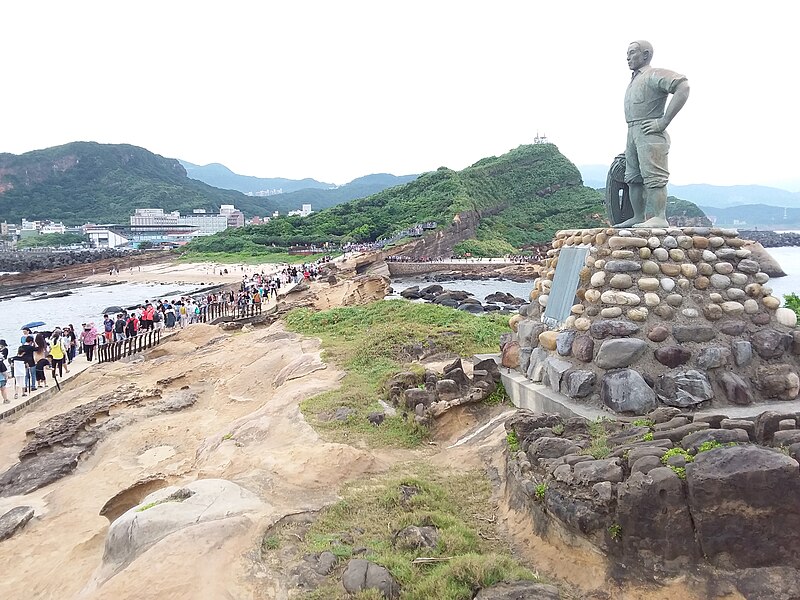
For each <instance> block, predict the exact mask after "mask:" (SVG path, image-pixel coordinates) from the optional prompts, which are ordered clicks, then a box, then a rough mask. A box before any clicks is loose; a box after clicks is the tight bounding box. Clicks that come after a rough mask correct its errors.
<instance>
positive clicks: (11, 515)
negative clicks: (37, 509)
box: [0, 506, 34, 542]
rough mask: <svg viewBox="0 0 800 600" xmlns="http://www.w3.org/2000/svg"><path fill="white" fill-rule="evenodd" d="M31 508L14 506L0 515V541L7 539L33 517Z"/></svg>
mask: <svg viewBox="0 0 800 600" xmlns="http://www.w3.org/2000/svg"><path fill="white" fill-rule="evenodd" d="M33 514H34V511H33V508H31V507H30V506H16V507H14V508H12V509H11V510H9V511H8V512H6V513H4V514H3V515H2V516H0V542H2V541H3V540H7V539H8V538H10V537H11V536H12V535H14V534H15V533H17V531H19V530H20V529H22V528H23V527H25V524H26V523H27V522H28V521H30V520H31V519H32V518H33Z"/></svg>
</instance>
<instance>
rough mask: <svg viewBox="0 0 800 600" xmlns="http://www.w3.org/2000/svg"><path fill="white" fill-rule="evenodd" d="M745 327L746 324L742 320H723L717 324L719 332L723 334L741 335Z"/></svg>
mask: <svg viewBox="0 0 800 600" xmlns="http://www.w3.org/2000/svg"><path fill="white" fill-rule="evenodd" d="M745 329H747V324H746V323H745V322H744V321H725V322H724V323H720V324H719V331H720V333H724V334H725V335H742V334H743V333H744V330H745Z"/></svg>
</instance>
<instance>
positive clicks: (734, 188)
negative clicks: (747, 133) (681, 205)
mask: <svg viewBox="0 0 800 600" xmlns="http://www.w3.org/2000/svg"><path fill="white" fill-rule="evenodd" d="M669 191H670V193H671V194H674V195H676V196H679V197H681V198H684V199H686V200H691V201H692V202H694V203H695V204H697V205H699V206H708V207H715V208H729V207H731V206H738V205H744V204H765V205H767V206H779V207H788V208H800V193H797V192H787V191H786V190H781V189H778V188H773V187H767V186H764V185H728V186H722V185H708V184H705V183H698V184H693V185H670V186H669Z"/></svg>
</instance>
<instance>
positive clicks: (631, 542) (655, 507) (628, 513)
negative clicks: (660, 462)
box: [616, 459, 700, 569]
mask: <svg viewBox="0 0 800 600" xmlns="http://www.w3.org/2000/svg"><path fill="white" fill-rule="evenodd" d="M639 460H643V459H639ZM616 522H617V523H618V524H619V525H620V527H621V529H622V532H623V533H622V536H621V538H620V542H621V544H622V551H623V555H624V556H625V558H626V560H627V561H631V562H634V563H635V564H639V565H642V566H643V567H645V568H647V569H661V568H663V563H664V562H665V561H670V562H671V563H672V565H673V568H676V567H677V568H681V567H684V566H693V565H694V562H695V561H697V560H698V559H699V558H700V549H699V548H698V546H697V544H696V543H695V539H694V532H693V530H692V519H691V516H690V514H689V509H688V507H687V503H686V495H685V492H684V488H683V483H682V482H681V480H680V479H679V478H678V476H677V475H676V474H675V473H674V472H673V471H672V469H669V468H667V467H663V466H662V467H656V468H653V469H651V470H650V471H649V472H648V473H646V474H645V473H641V472H637V473H633V474H631V476H630V477H629V478H628V479H627V480H626V481H624V482H623V483H621V484H620V485H619V487H618V488H617V517H616Z"/></svg>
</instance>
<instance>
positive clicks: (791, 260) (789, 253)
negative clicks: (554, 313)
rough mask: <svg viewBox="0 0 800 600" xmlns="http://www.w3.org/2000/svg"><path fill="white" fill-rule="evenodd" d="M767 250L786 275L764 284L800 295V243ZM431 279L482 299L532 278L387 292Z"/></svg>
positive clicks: (518, 290)
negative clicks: (796, 245) (416, 287)
mask: <svg viewBox="0 0 800 600" xmlns="http://www.w3.org/2000/svg"><path fill="white" fill-rule="evenodd" d="M767 252H769V254H770V255H771V256H772V257H773V258H774V259H775V260H776V261H777V262H778V264H779V265H780V266H781V268H782V269H783V270H784V271H785V272H786V277H773V278H771V279H770V280H769V282H768V283H767V286H768V287H771V288H772V295H773V296H775V297H776V298H778V299H780V300H781V303H783V296H784V295H785V294H792V293H794V294H797V295H798V296H800V247H795V246H785V247H780V248H767ZM434 283H438V284H439V285H441V286H442V287H443V288H445V289H446V290H464V291H465V292H470V293H471V294H473V295H474V297H475V298H476V299H478V300H481V301H483V300H484V298H485V297H486V296H487V295H489V294H491V293H493V292H505V293H507V294H513V295H514V296H516V297H517V298H523V299H525V300H527V299H528V296H529V294H530V292H531V290H532V289H533V281H528V282H525V283H517V282H514V281H510V280H508V279H503V280H501V279H487V280H469V279H463V280H462V279H459V280H451V281H435V282H434V281H425V280H423V279H422V278H409V277H404V278H397V279H392V289H393V290H394V292H395V293H394V294H393V295H391V296H389V298H397V297H399V293H400V292H402V291H403V290H404V289H406V288H409V287H412V286H415V285H418V286H419V287H420V288H424V287H425V286H427V285H432V284H434Z"/></svg>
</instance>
